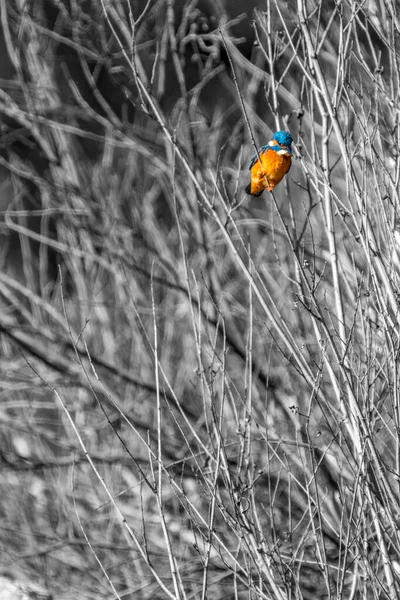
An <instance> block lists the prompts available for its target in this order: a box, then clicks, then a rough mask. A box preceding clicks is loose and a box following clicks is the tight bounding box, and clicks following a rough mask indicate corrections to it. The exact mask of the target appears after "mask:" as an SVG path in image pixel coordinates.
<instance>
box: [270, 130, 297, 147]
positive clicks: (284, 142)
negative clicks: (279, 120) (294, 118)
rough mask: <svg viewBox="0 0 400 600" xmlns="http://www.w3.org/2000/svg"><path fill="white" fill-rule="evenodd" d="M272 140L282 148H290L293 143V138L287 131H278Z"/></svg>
mask: <svg viewBox="0 0 400 600" xmlns="http://www.w3.org/2000/svg"><path fill="white" fill-rule="evenodd" d="M272 139H273V140H275V142H278V144H279V145H280V146H286V147H289V146H290V144H291V143H292V142H293V140H292V136H291V135H290V133H287V132H286V131H277V132H276V133H274V135H273V136H272Z"/></svg>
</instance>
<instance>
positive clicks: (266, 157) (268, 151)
mask: <svg viewBox="0 0 400 600" xmlns="http://www.w3.org/2000/svg"><path fill="white" fill-rule="evenodd" d="M292 142H293V139H292V136H291V135H290V133H287V132H286V131H276V132H275V133H274V135H273V136H272V140H271V141H270V142H269V143H268V144H266V145H265V146H262V147H261V148H260V149H259V151H258V155H257V154H255V155H254V156H253V158H252V160H251V163H250V167H249V169H250V183H249V185H248V186H247V187H246V188H245V192H246V194H249V195H250V196H256V197H258V196H261V194H262V193H263V191H264V190H265V189H267V190H268V191H269V192H272V190H273V189H274V187H275V186H276V185H278V183H279V182H280V181H281V179H282V178H283V176H284V175H286V173H287V172H288V171H289V169H290V166H291V164H292V147H291V144H292Z"/></svg>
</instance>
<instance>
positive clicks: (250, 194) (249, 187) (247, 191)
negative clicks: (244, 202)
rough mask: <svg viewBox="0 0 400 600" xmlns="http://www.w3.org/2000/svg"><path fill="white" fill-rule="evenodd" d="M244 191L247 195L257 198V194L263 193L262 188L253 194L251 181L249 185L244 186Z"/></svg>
mask: <svg viewBox="0 0 400 600" xmlns="http://www.w3.org/2000/svg"><path fill="white" fill-rule="evenodd" d="M244 191H245V192H246V194H248V195H249V196H254V197H255V198H258V197H259V196H261V194H262V193H263V191H264V190H261V192H255V193H254V194H252V193H251V182H250V183H249V185H246V187H245V188H244Z"/></svg>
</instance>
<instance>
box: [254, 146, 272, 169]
mask: <svg viewBox="0 0 400 600" xmlns="http://www.w3.org/2000/svg"><path fill="white" fill-rule="evenodd" d="M269 148H271V146H270V145H269V144H267V145H266V146H261V148H260V149H259V151H258V156H261V154H264V152H266V151H267V150H268V149H269ZM258 156H257V154H255V155H254V156H253V158H252V159H251V163H250V166H249V170H250V169H251V168H252V167H254V165H255V164H256V162H257V159H258Z"/></svg>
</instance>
